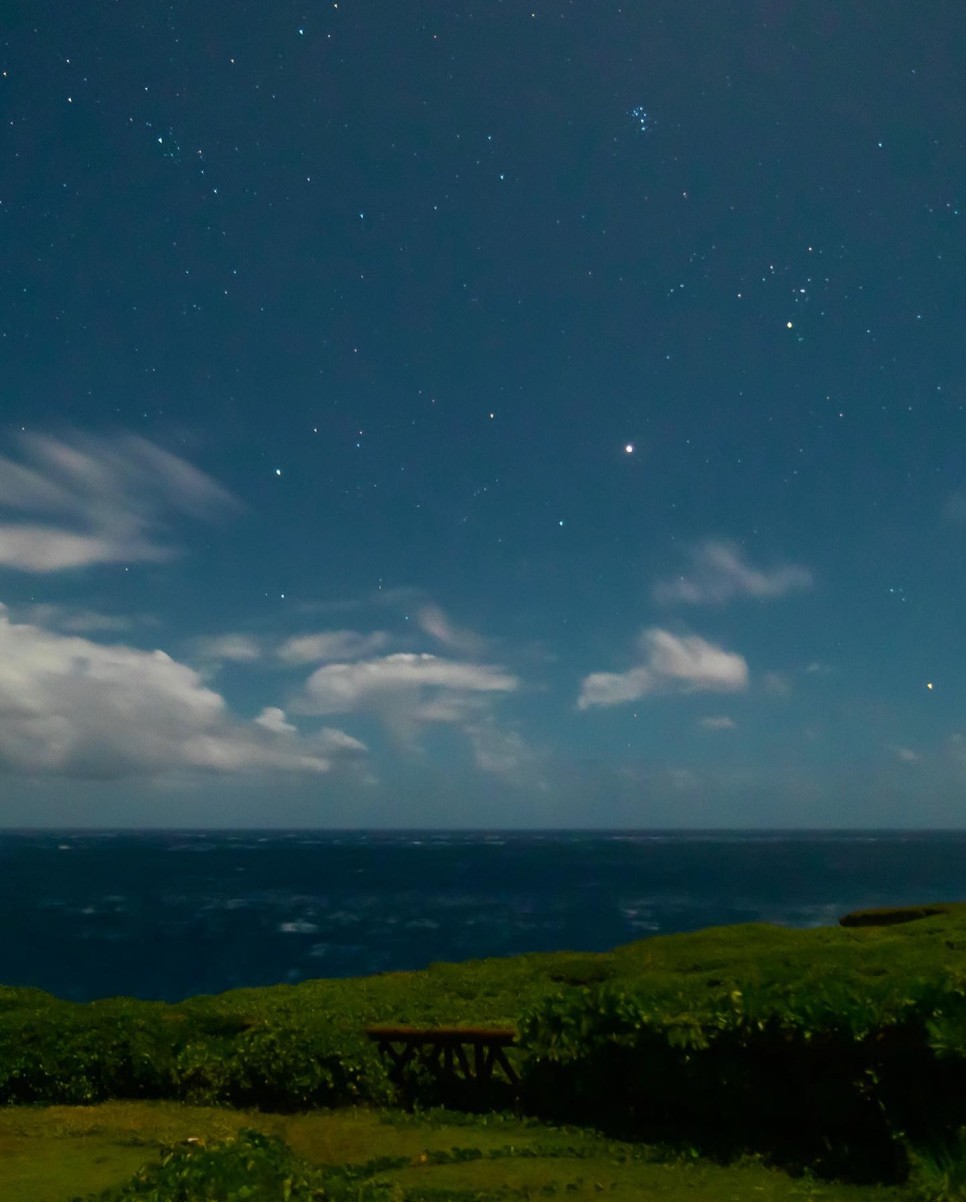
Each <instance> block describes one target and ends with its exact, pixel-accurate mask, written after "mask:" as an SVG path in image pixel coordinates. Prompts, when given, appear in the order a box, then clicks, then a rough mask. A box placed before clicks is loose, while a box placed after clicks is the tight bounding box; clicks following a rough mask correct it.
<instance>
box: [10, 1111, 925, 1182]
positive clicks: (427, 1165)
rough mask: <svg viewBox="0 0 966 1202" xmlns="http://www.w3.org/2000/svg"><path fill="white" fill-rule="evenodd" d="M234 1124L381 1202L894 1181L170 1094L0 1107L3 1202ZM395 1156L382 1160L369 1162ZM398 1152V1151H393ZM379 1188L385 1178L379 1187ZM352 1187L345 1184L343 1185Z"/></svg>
mask: <svg viewBox="0 0 966 1202" xmlns="http://www.w3.org/2000/svg"><path fill="white" fill-rule="evenodd" d="M243 1128H249V1129H254V1130H257V1131H260V1132H262V1133H264V1134H266V1135H272V1136H275V1137H277V1138H280V1139H282V1140H284V1141H285V1143H286V1144H288V1146H289V1147H290V1148H291V1149H292V1151H293V1152H294V1153H295V1154H296V1155H297V1156H298V1157H300V1158H302V1159H304V1160H305V1161H307V1162H308V1163H309V1164H311V1165H314V1166H321V1167H323V1168H329V1169H330V1170H333V1169H335V1168H336V1167H338V1166H350V1165H355V1166H369V1168H368V1169H366V1170H364V1171H361V1172H360V1173H359V1174H358V1176H357V1178H356V1180H355V1182H354V1183H353V1187H352V1188H353V1191H354V1196H355V1197H359V1198H361V1199H363V1200H366V1199H367V1198H377V1197H379V1198H382V1199H384V1200H385V1202H429V1200H430V1199H432V1200H433V1202H448V1200H453V1202H457V1200H458V1202H470V1200H471V1199H473V1200H477V1199H486V1200H487V1202H490V1200H494V1202H495V1200H496V1199H500V1200H505V1202H511V1200H517V1199H521V1198H533V1199H538V1198H550V1197H560V1198H565V1199H573V1200H574V1202H583V1200H587V1202H589V1200H590V1199H595V1200H597V1199H600V1198H601V1197H604V1198H607V1199H611V1200H612V1202H632V1200H634V1202H641V1199H655V1200H661V1202H683V1200H684V1199H688V1200H689V1202H694V1199H707V1200H708V1202H728V1200H730V1199H735V1200H738V1199H741V1200H742V1202H747V1200H748V1199H755V1200H758V1199H760V1200H761V1202H786V1200H787V1202H792V1200H795V1202H803V1200H805V1199H813V1200H814V1202H899V1199H901V1197H902V1195H901V1194H900V1192H899V1191H897V1190H896V1189H894V1188H888V1187H856V1186H847V1185H842V1184H838V1183H829V1182H819V1181H814V1180H811V1179H809V1178H807V1177H806V1178H793V1177H790V1176H788V1175H787V1174H785V1173H782V1172H779V1171H778V1170H776V1169H772V1168H769V1167H767V1166H766V1165H763V1164H761V1163H758V1162H755V1161H746V1162H741V1163H738V1164H733V1165H716V1164H713V1163H711V1162H709V1161H704V1160H700V1159H697V1158H691V1157H689V1156H687V1155H681V1154H674V1153H668V1152H666V1151H662V1150H660V1149H655V1148H649V1147H645V1146H642V1145H634V1144H624V1143H620V1142H617V1141H614V1140H607V1139H604V1138H602V1137H600V1136H598V1135H596V1134H594V1133H592V1132H587V1131H583V1130H574V1129H561V1128H556V1127H552V1126H549V1125H546V1124H541V1123H536V1122H532V1121H526V1120H522V1119H517V1118H512V1117H508V1116H503V1115H482V1116H462V1115H456V1116H451V1115H449V1114H447V1113H446V1112H441V1111H435V1112H431V1113H427V1114H425V1115H419V1116H413V1115H408V1114H402V1113H395V1112H389V1111H371V1110H362V1109H357V1110H344V1111H334V1112H328V1113H316V1114H302V1115H265V1114H251V1113H242V1112H236V1111H229V1110H214V1109H206V1108H200V1107H190V1106H184V1105H180V1104H177V1103H167V1102H107V1103H104V1104H102V1105H100V1106H81V1107H61V1106H54V1107H47V1108H27V1107H9V1108H6V1109H4V1110H0V1202H69V1200H70V1199H72V1198H75V1197H77V1196H86V1195H88V1194H91V1193H94V1192H96V1191H100V1190H103V1189H105V1188H106V1187H109V1186H118V1185H121V1184H122V1183H123V1182H125V1181H127V1180H128V1179H129V1178H130V1177H131V1176H132V1175H133V1174H134V1172H135V1171H136V1170H137V1169H138V1168H140V1167H141V1166H142V1165H144V1164H146V1163H150V1162H153V1161H157V1160H158V1159H159V1157H160V1155H161V1150H162V1148H163V1147H164V1146H165V1145H172V1144H180V1143H184V1142H185V1141H187V1140H188V1139H200V1140H203V1141H205V1142H206V1143H209V1144H211V1143H214V1142H217V1141H219V1140H224V1139H226V1138H228V1137H231V1136H233V1135H235V1134H236V1133H237V1132H238V1131H240V1130H241V1129H243ZM387 1161H390V1162H395V1163H394V1164H393V1167H389V1168H383V1169H381V1170H380V1169H379V1164H380V1162H381V1163H382V1164H386V1162H387ZM400 1162H401V1163H400ZM380 1186H382V1187H384V1189H380V1188H379V1187H380ZM345 1196H346V1197H347V1198H348V1197H353V1193H348V1194H346V1195H345Z"/></svg>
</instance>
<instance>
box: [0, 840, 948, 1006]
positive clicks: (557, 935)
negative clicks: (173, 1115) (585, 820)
mask: <svg viewBox="0 0 966 1202" xmlns="http://www.w3.org/2000/svg"><path fill="white" fill-rule="evenodd" d="M964 897H966V832H963V831H955V832H947V831H942V832H938V831H929V832H913V831H901V832H900V831H895V832H887V831H886V832H884V831H864V832H863V831H848V832H842V831H839V832H832V831H798V832H788V831H780V832H779V831H772V832H767V831H757V832H747V831H638V832H632V831H612V832H607V831H594V832H587V831H583V832H581V831H541V832H519V831H514V832H496V831H475V832H474V831H450V832H444V831H391V832H372V831H369V832H365V831H251V830H248V831H206V832H200V831H152V832H138V833H135V832H130V831H93V832H92V831H85V832H78V831H69V832H51V831H32V832H0V919H2V921H0V983H2V984H6V985H32V986H38V987H39V988H41V989H45V990H48V991H49V992H51V993H54V994H56V995H58V996H59V997H63V998H68V999H72V1000H75V1001H88V1000H91V999H93V998H98V997H108V996H114V995H122V994H123V995H128V996H134V997H140V998H158V999H164V1000H166V1001H175V1000H178V999H180V998H183V997H187V996H190V995H192V994H199V993H219V992H221V991H223V990H226V989H234V988H238V987H240V986H250V985H272V984H277V983H279V982H287V983H294V982H298V981H304V980H307V979H310V978H313V977H343V976H357V975H362V974H368V973H378V972H389V971H395V970H400V969H415V968H423V967H425V966H426V965H428V964H430V963H432V962H433V961H440V960H457V961H458V960H468V959H474V958H477V957H484V956H506V955H512V954H515V953H518V952H527V951H553V950H561V949H573V950H586V951H603V950H606V949H608V948H611V947H614V946H616V945H617V944H620V943H628V942H630V941H632V940H637V939H644V938H647V937H649V936H652V935H657V934H668V933H671V932H675V931H687V930H694V929H696V928H699V927H705V926H711V925H716V924H720V923H738V922H773V923H781V924H785V925H788V926H797V927H807V926H817V925H824V924H831V923H834V922H835V921H836V920H837V919H838V918H839V917H840V916H841V915H842V914H844V913H846V912H847V911H849V910H851V909H855V908H857V907H859V906H870V905H893V904H895V905H902V904H909V903H914V902H931V901H949V900H957V899H961V898H964Z"/></svg>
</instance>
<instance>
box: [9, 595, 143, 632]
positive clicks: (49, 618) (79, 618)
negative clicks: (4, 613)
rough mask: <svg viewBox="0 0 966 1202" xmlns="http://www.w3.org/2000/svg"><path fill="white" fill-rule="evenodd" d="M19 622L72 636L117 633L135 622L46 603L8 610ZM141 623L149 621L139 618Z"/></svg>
mask: <svg viewBox="0 0 966 1202" xmlns="http://www.w3.org/2000/svg"><path fill="white" fill-rule="evenodd" d="M10 612H11V613H16V615H17V617H18V619H19V620H21V621H24V622H27V623H31V624H33V625H35V626H55V627H57V629H58V630H67V631H70V632H71V633H72V634H96V633H98V632H99V633H101V634H103V633H105V632H107V631H111V632H113V633H117V632H119V631H122V630H130V629H131V627H132V626H134V625H135V620H134V619H133V618H130V617H122V616H120V615H117V614H102V613H98V612H97V611H96V610H93V609H78V608H75V607H73V606H67V605H51V604H49V603H47V602H44V603H38V604H35V605H24V606H17V607H16V608H15V609H11V610H10ZM139 621H141V622H148V621H150V619H145V618H143V617H142V618H140V619H139Z"/></svg>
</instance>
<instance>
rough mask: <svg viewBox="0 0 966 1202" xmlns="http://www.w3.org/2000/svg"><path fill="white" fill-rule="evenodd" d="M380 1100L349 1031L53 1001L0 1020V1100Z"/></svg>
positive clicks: (283, 1106)
mask: <svg viewBox="0 0 966 1202" xmlns="http://www.w3.org/2000/svg"><path fill="white" fill-rule="evenodd" d="M389 1096H390V1088H389V1083H388V1079H387V1076H386V1071H385V1067H384V1065H383V1063H382V1060H381V1059H380V1057H379V1054H378V1052H377V1050H376V1048H375V1047H374V1046H373V1045H372V1044H371V1043H370V1041H369V1040H368V1039H366V1037H365V1035H364V1033H363V1032H362V1031H361V1030H360V1029H359V1026H358V1025H353V1026H348V1027H347V1026H343V1025H338V1026H336V1025H334V1024H332V1023H331V1022H328V1023H327V1022H325V1021H324V1020H322V1019H315V1020H314V1021H303V1022H298V1021H295V1020H293V1019H292V1018H291V1017H290V1016H287V1015H284V1014H283V1015H280V1016H279V1018H278V1020H277V1021H275V1022H272V1021H270V1020H267V1019H265V1020H259V1021H256V1022H251V1023H248V1022H246V1023H241V1022H239V1021H237V1020H235V1021H231V1019H230V1016H217V1015H213V1014H210V1013H206V1012H205V1011H204V1009H199V1010H197V1011H195V1012H190V1011H189V1013H188V1014H187V1015H186V1016H182V1015H173V1016H172V1015H170V1014H166V1013H165V1011H164V1010H163V1008H161V1007H157V1006H149V1005H146V1004H144V1003H137V1002H133V1001H128V1002H112V1003H111V1005H110V1006H109V1007H108V1006H103V1007H101V1008H99V1009H95V1008H94V1007H80V1006H71V1005H68V1004H67V1003H60V1002H56V1001H54V1000H53V999H51V1001H50V1004H49V1005H48V1006H46V1007H43V1008H41V1009H38V1010H37V1011H36V1012H34V1013H32V1014H30V1015H29V1016H26V1017H25V1016H24V1015H22V1014H21V1015H18V1016H14V1015H12V1014H10V1015H4V1014H2V1013H0V1102H8V1103H11V1102H12V1103H24V1102H41V1103H48V1104H49V1103H67V1104H84V1103H91V1102H98V1101H103V1100H104V1099H107V1098H137V1097H148V1098H175V1099H180V1100H182V1101H186V1102H190V1103H193V1104H196V1105H233V1106H242V1107H258V1108H261V1109H265V1110H299V1109H307V1108H310V1107H316V1106H340V1105H348V1104H353V1103H357V1102H360V1101H371V1102H382V1101H386V1100H388V1098H389Z"/></svg>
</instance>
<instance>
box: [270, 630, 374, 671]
mask: <svg viewBox="0 0 966 1202" xmlns="http://www.w3.org/2000/svg"><path fill="white" fill-rule="evenodd" d="M388 642H389V635H388V634H386V633H385V631H382V630H376V631H373V632H372V634H359V633H358V632H357V631H355V630H324V631H321V632H319V633H318V634H301V635H297V636H295V637H294V638H290V639H287V640H286V641H285V642H284V643H283V644H282V645H281V647H279V649H278V652H277V654H278V658H279V659H280V660H282V661H283V662H284V663H287V664H317V663H325V662H327V661H330V660H351V659H365V658H366V657H367V656H371V655H372V654H373V653H374V652H376V651H381V650H382V649H383V648H384V647H385V646H386V645H387V644H388Z"/></svg>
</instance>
